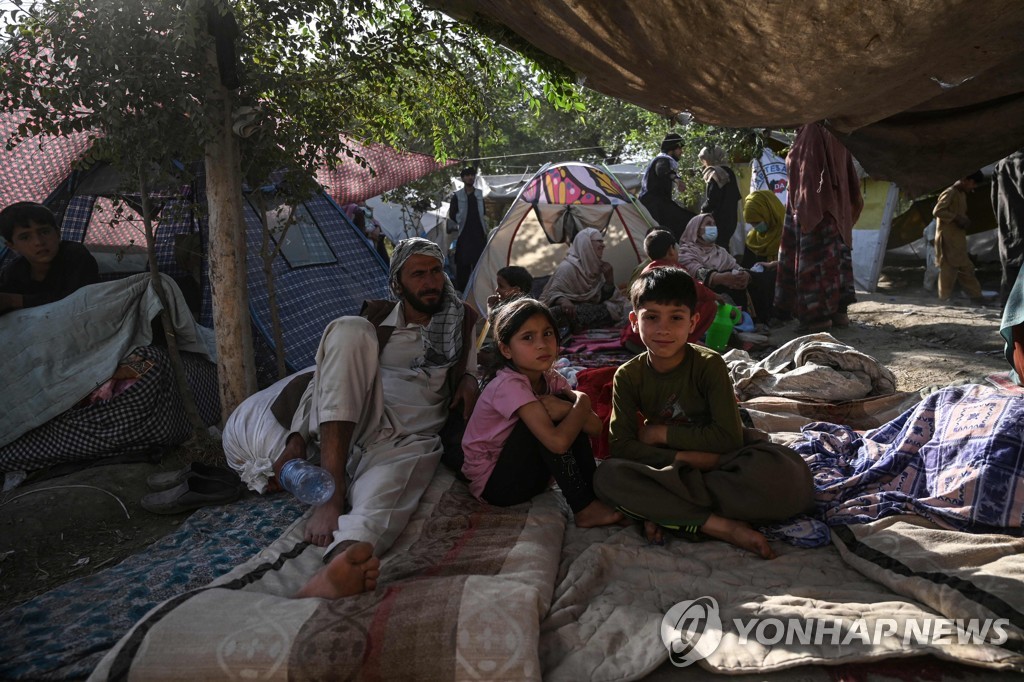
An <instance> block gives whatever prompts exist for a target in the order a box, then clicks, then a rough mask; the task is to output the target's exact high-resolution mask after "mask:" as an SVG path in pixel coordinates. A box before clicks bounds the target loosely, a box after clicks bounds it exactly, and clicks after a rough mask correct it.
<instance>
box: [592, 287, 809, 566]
mask: <svg viewBox="0 0 1024 682" xmlns="http://www.w3.org/2000/svg"><path fill="white" fill-rule="evenodd" d="M630 298H631V300H632V303H633V312H631V313H630V314H629V320H630V324H631V325H632V327H633V329H634V331H637V332H639V334H640V338H641V339H642V340H643V343H644V346H646V348H647V352H645V353H641V354H640V355H639V356H637V357H636V358H634V359H632V360H630V361H629V362H626V363H625V364H623V365H622V366H621V367H620V368H619V369H618V370H617V371H616V372H615V379H614V382H613V386H612V419H611V427H610V438H609V444H610V447H611V454H612V457H611V459H609V460H607V461H605V463H604V464H603V465H602V466H600V467H598V469H597V472H596V473H595V474H594V492H595V493H597V496H598V497H599V498H600V499H602V500H604V501H605V502H607V503H608V504H609V505H611V506H613V507H615V508H617V509H619V510H620V511H622V512H623V513H625V514H627V515H629V516H632V517H634V518H638V519H642V520H644V522H645V523H644V531H645V534H646V535H647V538H648V540H650V541H652V542H657V543H660V542H661V541H662V538H663V529H665V528H667V529H671V530H678V531H681V532H682V533H683V534H686V535H689V536H691V537H697V536H699V535H701V534H703V535H707V536H711V537H713V538H717V539H719V540H724V541H726V542H729V543H731V544H733V545H736V546H737V547H741V548H743V549H746V550H749V551H751V552H754V553H755V554H758V555H759V556H761V557H763V558H765V559H771V558H773V557H774V556H775V554H774V552H773V551H772V549H771V547H770V546H769V545H768V541H767V539H766V538H765V537H764V536H763V535H761V534H760V533H758V532H757V531H756V530H754V529H753V528H752V527H751V525H750V524H751V523H756V524H767V523H771V522H774V521H781V520H784V519H787V518H789V517H791V516H794V515H796V514H799V513H801V512H804V511H807V510H808V509H809V508H810V506H811V504H812V501H813V484H812V479H811V473H810V471H809V470H808V468H807V465H806V464H805V463H804V461H803V460H802V459H801V458H800V456H799V455H798V454H797V453H795V452H794V451H792V450H790V449H789V448H786V447H783V446H781V445H775V444H773V443H771V442H769V441H766V440H760V441H751V442H745V440H744V439H745V434H744V430H743V427H742V424H741V422H740V414H739V409H738V408H737V406H736V398H735V396H734V394H733V388H732V382H731V381H730V379H729V371H728V369H727V368H726V365H725V361H723V360H722V358H721V356H719V355H718V353H716V352H715V351H713V350H710V349H708V348H704V347H702V346H696V345H693V344H689V343H687V338H688V336H689V335H690V333H691V332H692V330H693V327H694V325H696V324H697V323H698V322H699V318H700V315H699V314H694V313H693V309H694V306H695V305H696V301H697V292H696V289H695V286H694V282H693V279H692V278H691V277H690V276H689V275H688V274H686V273H685V272H683V271H682V270H678V269H676V268H655V269H654V270H652V271H651V272H648V273H646V274H644V275H641V276H640V277H639V278H638V279H637V280H636V282H634V283H633V286H632V288H631V290H630Z"/></svg>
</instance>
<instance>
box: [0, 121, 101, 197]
mask: <svg viewBox="0 0 1024 682" xmlns="http://www.w3.org/2000/svg"><path fill="white" fill-rule="evenodd" d="M27 118H28V114H27V113H24V112H21V111H15V112H0V206H7V205H8V204H13V203H14V202H16V201H37V202H41V201H43V200H45V199H46V198H47V197H48V196H50V194H51V193H52V192H53V190H54V189H55V188H56V187H57V186H58V185H59V184H60V183H61V182H62V181H63V180H64V179H65V178H67V177H68V174H69V173H70V172H71V168H72V166H73V165H74V163H75V161H77V160H78V159H79V157H81V155H82V154H83V153H84V152H85V150H86V149H88V147H89V133H88V132H81V133H73V134H71V135H68V136H64V137H50V136H42V137H39V138H35V139H31V140H28V141H26V142H23V143H22V144H19V145H18V146H17V147H15V148H14V149H11V150H8V149H7V148H6V144H7V140H8V139H9V138H10V136H11V134H12V133H14V132H15V131H16V130H17V129H18V126H19V125H21V124H22V123H23V122H24V121H25V119H27Z"/></svg>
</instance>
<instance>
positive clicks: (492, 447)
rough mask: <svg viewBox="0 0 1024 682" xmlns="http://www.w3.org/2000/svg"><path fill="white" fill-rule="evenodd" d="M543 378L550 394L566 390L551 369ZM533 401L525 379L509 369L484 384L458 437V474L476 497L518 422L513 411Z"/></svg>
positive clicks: (525, 377)
mask: <svg viewBox="0 0 1024 682" xmlns="http://www.w3.org/2000/svg"><path fill="white" fill-rule="evenodd" d="M544 378H545V380H546V381H547V388H548V391H547V392H548V393H549V394H551V395H554V394H558V393H566V392H567V391H568V390H569V383H568V382H567V381H566V380H565V379H564V378H563V377H562V375H561V374H559V373H558V372H555V371H554V370H550V371H548V372H545V374H544ZM535 400H537V395H536V394H535V393H534V392H533V388H532V387H531V386H530V380H529V378H527V376H526V375H525V374H520V373H519V372H517V371H515V370H512V369H508V368H505V369H500V370H498V373H497V375H496V376H495V377H494V378H493V379H491V382H490V383H489V384H487V386H485V387H484V390H483V392H482V393H481V394H480V398H479V399H478V400H477V401H476V407H474V408H473V414H472V416H470V418H469V423H468V424H467V425H466V432H465V434H464V435H463V436H462V452H463V455H464V460H463V463H462V473H464V474H465V475H466V478H468V479H469V491H470V492H471V493H473V495H474V496H475V497H476V498H477V499H483V497H482V496H483V494H484V488H485V487H486V486H487V480H488V479H489V478H490V477H491V472H492V471H494V465H495V464H497V463H498V457H499V456H501V449H502V448H503V447H505V441H506V440H508V437H509V434H511V433H512V429H514V428H515V426H516V424H517V423H518V422H519V417H518V416H516V410H518V409H519V408H520V407H522V406H523V405H528V404H530V403H532V402H534V401H535Z"/></svg>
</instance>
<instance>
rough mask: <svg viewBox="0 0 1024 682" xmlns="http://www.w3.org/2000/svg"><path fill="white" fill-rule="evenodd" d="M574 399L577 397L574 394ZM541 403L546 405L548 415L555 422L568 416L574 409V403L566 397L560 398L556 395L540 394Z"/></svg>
mask: <svg viewBox="0 0 1024 682" xmlns="http://www.w3.org/2000/svg"><path fill="white" fill-rule="evenodd" d="M573 399H575V397H574V396H573ZM540 404H541V405H542V406H543V407H544V410H545V411H546V412H547V413H548V416H549V417H551V421H552V422H554V423H555V424H557V423H559V422H560V421H562V420H563V419H565V418H566V417H568V416H569V412H571V411H572V403H571V402H569V401H568V400H565V399H564V398H559V397H558V396H556V395H542V396H540Z"/></svg>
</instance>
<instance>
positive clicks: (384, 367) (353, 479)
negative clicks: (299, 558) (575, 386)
mask: <svg viewBox="0 0 1024 682" xmlns="http://www.w3.org/2000/svg"><path fill="white" fill-rule="evenodd" d="M442 267H443V256H442V254H441V250H440V249H439V248H438V247H437V245H436V244H434V243H433V242H430V241H427V240H426V239H419V238H413V239H407V240H404V241H402V242H400V243H399V244H398V246H397V247H396V248H395V252H394V255H393V256H392V258H391V270H390V275H389V283H390V287H391V291H392V293H393V294H394V295H395V297H396V298H397V301H366V302H365V303H364V304H363V310H362V312H361V313H360V316H359V317H342V318H338V319H337V320H334V321H333V322H331V323H330V324H329V325H328V326H327V329H326V330H324V333H323V336H322V337H321V339H320V346H319V348H318V349H317V353H316V366H315V367H314V368H311V369H309V370H306V371H304V372H300V373H298V374H295V375H293V376H291V377H287V378H285V379H282V380H281V381H279V382H277V383H276V384H274V385H273V386H271V387H270V388H267V389H265V390H263V391H260V392H259V393H257V394H255V395H253V396H252V397H250V398H249V399H248V400H246V401H245V402H243V403H242V405H240V406H239V407H238V409H237V410H235V412H234V413H233V414H232V415H231V417H230V418H229V419H228V422H227V424H226V426H225V429H224V452H225V455H226V456H227V460H228V464H230V465H231V466H232V468H234V469H235V470H236V471H237V472H238V473H239V475H240V476H241V478H242V480H243V481H244V482H245V483H246V484H247V485H248V486H249V487H250V488H251V489H252V490H254V491H256V492H273V491H275V490H278V489H280V488H279V486H278V484H277V480H278V477H279V475H280V472H281V468H282V467H283V466H284V464H285V462H287V461H289V460H291V459H295V458H297V457H309V456H311V455H313V454H315V452H316V451H317V450H319V452H320V458H321V465H322V466H323V467H324V468H325V469H327V470H328V471H330V472H331V474H332V475H333V476H334V480H335V482H336V483H337V485H336V488H335V493H334V496H333V497H332V498H331V499H330V500H328V501H327V502H326V503H325V504H323V505H321V506H319V507H317V508H315V509H314V510H313V513H312V515H311V516H310V518H309V520H308V521H307V522H306V528H305V538H306V540H307V541H308V542H311V543H313V544H315V545H318V546H320V547H326V548H327V551H326V552H325V554H324V563H325V564H326V565H325V566H324V568H323V569H322V570H321V571H320V572H319V573H317V574H316V575H315V576H314V577H313V578H312V579H311V580H310V581H309V583H307V584H306V586H305V587H303V588H302V590H300V591H299V593H298V594H297V595H296V596H298V597H326V598H337V597H344V596H348V595H351V594H356V593H359V592H363V591H366V590H372V589H373V588H374V587H375V586H376V579H377V575H378V565H379V561H378V560H377V558H376V556H375V555H380V554H382V553H383V552H385V551H386V550H387V549H388V548H389V547H390V546H391V545H392V543H394V541H395V539H396V538H397V537H398V535H399V534H400V533H401V532H402V530H403V529H404V528H405V525H406V523H408V521H409V518H410V517H411V516H412V513H413V511H414V510H415V509H416V505H417V504H418V502H419V499H420V496H421V495H422V494H423V491H424V490H425V489H426V487H427V485H428V484H429V483H430V479H431V477H432V476H433V474H434V470H435V468H436V467H437V463H438V461H439V460H440V457H441V443H440V439H439V438H438V435H437V434H438V431H439V430H440V429H441V427H442V426H443V425H444V423H445V420H446V419H447V418H448V415H449V413H450V412H451V410H452V409H456V408H460V409H461V410H462V411H463V415H464V416H466V417H468V416H469V413H470V412H471V411H472V408H473V405H474V403H475V402H476V398H477V395H478V388H477V380H476V376H475V374H476V349H475V347H474V344H473V342H472V339H473V335H472V333H471V330H472V328H473V324H474V323H475V322H476V314H475V313H474V312H473V310H472V309H470V308H468V307H466V306H465V304H464V303H463V302H462V301H460V300H459V299H458V297H457V295H456V294H455V290H454V288H453V286H452V283H451V282H450V281H449V280H448V277H447V276H446V275H445V274H444V270H443V269H442Z"/></svg>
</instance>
